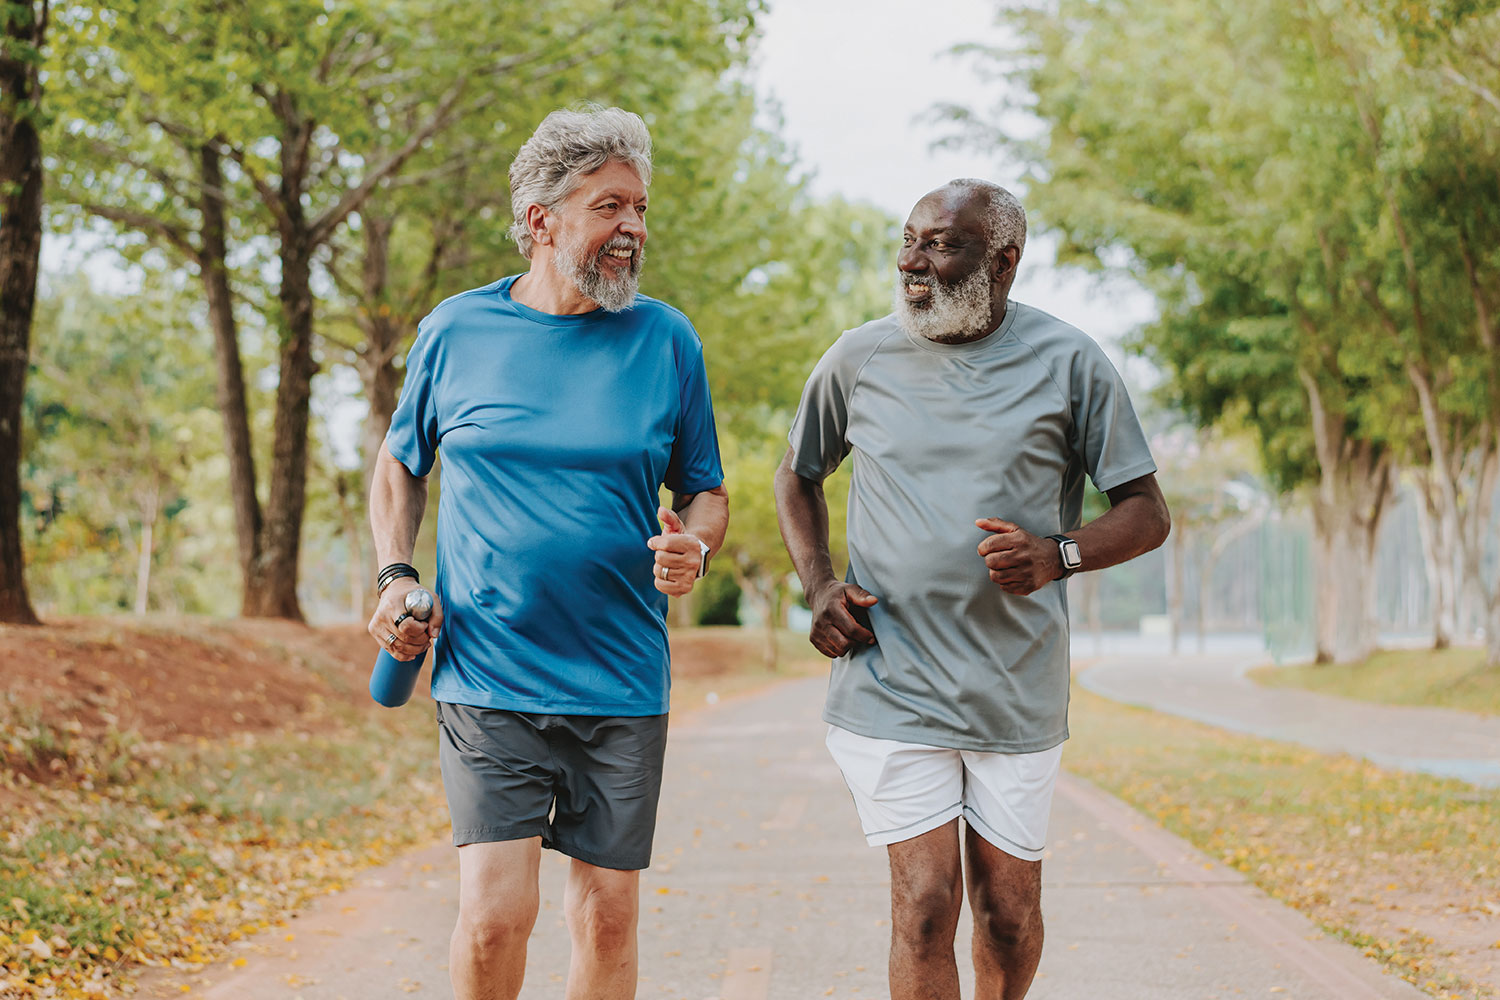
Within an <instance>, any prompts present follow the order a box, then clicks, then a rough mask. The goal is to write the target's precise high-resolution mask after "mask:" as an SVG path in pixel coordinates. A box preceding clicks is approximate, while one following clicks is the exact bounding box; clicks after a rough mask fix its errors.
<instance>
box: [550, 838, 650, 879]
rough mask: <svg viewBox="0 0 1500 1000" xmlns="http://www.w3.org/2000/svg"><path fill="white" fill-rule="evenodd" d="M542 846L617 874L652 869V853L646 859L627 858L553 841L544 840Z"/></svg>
mask: <svg viewBox="0 0 1500 1000" xmlns="http://www.w3.org/2000/svg"><path fill="white" fill-rule="evenodd" d="M542 846H543V847H546V848H548V849H549V850H553V851H556V852H557V853H558V854H565V855H567V856H568V857H570V858H573V859H574V860H577V861H582V862H583V863H584V864H586V865H593V866H594V867H595V868H608V869H610V870H612V871H617V872H638V871H645V870H646V869H647V868H650V867H651V854H650V852H647V854H646V856H645V858H627V857H625V856H624V855H620V854H601V853H599V852H597V851H590V850H587V849H585V848H581V847H574V846H573V845H571V844H560V843H558V842H556V841H551V840H543V841H542Z"/></svg>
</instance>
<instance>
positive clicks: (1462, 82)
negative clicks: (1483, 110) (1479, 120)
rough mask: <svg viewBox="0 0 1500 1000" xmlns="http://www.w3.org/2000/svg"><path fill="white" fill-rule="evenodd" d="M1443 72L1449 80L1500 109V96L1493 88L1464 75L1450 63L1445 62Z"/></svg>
mask: <svg viewBox="0 0 1500 1000" xmlns="http://www.w3.org/2000/svg"><path fill="white" fill-rule="evenodd" d="M1442 74H1443V75H1444V76H1446V77H1447V78H1448V79H1449V80H1451V81H1453V82H1454V83H1456V84H1458V85H1459V86H1460V87H1462V88H1463V89H1465V90H1467V91H1468V92H1469V93H1471V94H1473V95H1474V96H1476V97H1478V98H1479V99H1480V100H1482V101H1484V102H1485V103H1486V104H1488V105H1489V106H1490V107H1492V108H1494V109H1495V110H1496V111H1500V96H1496V94H1495V92H1494V91H1493V90H1490V89H1489V88H1488V87H1486V86H1484V85H1483V84H1480V83H1476V82H1474V81H1473V80H1470V79H1469V78H1468V77H1466V76H1464V75H1463V74H1462V73H1460V72H1459V71H1458V70H1456V69H1454V68H1453V67H1452V66H1451V65H1449V64H1448V63H1443V65H1442Z"/></svg>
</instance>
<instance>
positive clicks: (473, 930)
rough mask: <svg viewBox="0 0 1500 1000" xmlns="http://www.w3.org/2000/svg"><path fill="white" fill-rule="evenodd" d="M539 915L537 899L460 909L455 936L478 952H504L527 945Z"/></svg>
mask: <svg viewBox="0 0 1500 1000" xmlns="http://www.w3.org/2000/svg"><path fill="white" fill-rule="evenodd" d="M536 915H537V902H536V900H530V901H529V903H528V901H527V900H518V901H512V902H510V903H509V904H507V905H490V906H480V907H471V908H467V909H465V908H460V910H459V914H458V924H457V926H456V927H455V929H454V934H455V936H457V937H458V938H459V940H460V941H461V942H462V943H463V944H464V945H465V946H467V947H469V948H471V949H473V950H474V951H475V952H476V953H479V954H493V953H495V952H503V951H507V950H510V949H512V948H515V947H517V946H519V945H522V944H524V943H525V942H526V939H527V938H529V937H530V936H531V928H532V927H533V925H535V924H536Z"/></svg>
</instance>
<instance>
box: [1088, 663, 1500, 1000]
mask: <svg viewBox="0 0 1500 1000" xmlns="http://www.w3.org/2000/svg"><path fill="white" fill-rule="evenodd" d="M1073 699H1074V700H1073V703H1072V709H1071V716H1072V719H1071V726H1070V728H1071V730H1072V732H1073V734H1074V735H1073V738H1072V739H1071V740H1070V741H1069V742H1068V747H1067V750H1066V752H1065V754H1064V758H1063V759H1064V763H1065V764H1066V766H1067V767H1068V769H1069V770H1070V771H1073V772H1074V773H1076V774H1078V775H1080V776H1081V777H1084V778H1087V779H1088V780H1090V781H1092V782H1094V783H1095V784H1097V785H1099V786H1100V787H1102V788H1104V789H1105V790H1107V791H1109V792H1110V793H1112V794H1114V795H1116V796H1118V797H1119V798H1121V799H1123V800H1125V801H1126V802H1128V803H1130V804H1131V805H1132V806H1134V807H1136V808H1137V809H1139V810H1140V811H1141V812H1143V813H1144V814H1146V815H1147V816H1150V817H1152V818H1154V819H1156V820H1157V821H1158V822H1160V823H1161V824H1162V825H1163V826H1164V827H1165V828H1167V829H1168V830H1170V831H1172V832H1173V833H1175V834H1177V835H1179V836H1181V837H1183V838H1185V839H1187V840H1188V841H1190V842H1191V843H1193V844H1194V845H1196V846H1197V847H1199V848H1200V849H1201V850H1203V851H1205V852H1206V853H1208V854H1209V855H1211V856H1213V857H1215V858H1217V859H1219V860H1221V861H1222V862H1224V863H1225V864H1227V865H1229V866H1231V867H1233V868H1236V869H1238V870H1239V871H1242V872H1244V873H1245V874H1246V875H1247V876H1248V877H1249V878H1250V879H1252V880H1253V881H1254V882H1255V883H1256V884H1258V885H1260V886H1261V887H1262V888H1263V889H1265V890H1266V891H1267V892H1269V893H1270V894H1271V895H1272V896H1275V897H1277V898H1280V899H1282V900H1285V901H1286V902H1288V903H1290V904H1291V905H1293V906H1295V907H1297V908H1298V909H1300V910H1303V911H1305V912H1306V913H1307V914H1308V915H1309V916H1311V917H1312V918H1313V919H1314V920H1315V921H1317V922H1318V923H1319V924H1320V925H1322V926H1323V927H1324V928H1325V929H1327V930H1329V931H1331V932H1333V933H1335V934H1338V935H1339V936H1341V937H1343V938H1344V939H1346V940H1348V941H1349V942H1351V943H1353V944H1355V945H1356V946H1358V947H1360V948H1361V949H1363V950H1364V952H1365V953H1366V954H1367V955H1369V956H1370V957H1372V958H1374V959H1376V960H1378V961H1380V962H1382V963H1384V964H1386V965H1387V966H1388V967H1390V968H1391V970H1392V971H1393V972H1395V973H1397V974H1399V975H1401V976H1402V977H1403V978H1406V979H1408V980H1409V981H1411V982H1413V983H1416V984H1417V985H1419V986H1421V987H1422V988H1423V989H1424V990H1425V991H1426V992H1428V993H1429V994H1430V995H1432V996H1435V997H1442V998H1449V1000H1460V998H1462V1000H1479V998H1491V997H1494V996H1496V994H1495V993H1494V991H1491V990H1488V989H1487V988H1485V987H1483V986H1482V985H1479V984H1477V983H1475V982H1473V981H1472V980H1470V979H1467V978H1466V976H1465V974H1464V970H1463V969H1462V968H1461V967H1460V966H1458V965H1457V964H1455V962H1454V961H1453V960H1452V959H1451V958H1450V957H1449V956H1448V955H1446V954H1445V951H1444V949H1443V947H1442V944H1441V942H1434V941H1433V940H1431V939H1430V938H1428V937H1426V936H1424V935H1423V934H1422V933H1420V932H1418V931H1416V930H1411V929H1409V924H1405V923H1403V922H1402V921H1400V920H1397V921H1394V922H1391V921H1382V919H1381V918H1382V916H1383V915H1384V914H1387V913H1390V912H1392V911H1391V909H1390V908H1391V907H1392V906H1393V905H1394V906H1397V907H1399V905H1400V901H1401V899H1402V898H1403V894H1407V895H1411V894H1424V893H1433V892H1438V893H1441V894H1442V895H1444V896H1445V897H1447V900H1446V901H1447V902H1448V903H1449V904H1450V905H1451V906H1453V907H1456V908H1458V909H1460V910H1473V911H1475V912H1481V913H1482V912H1484V909H1483V908H1484V905H1485V903H1486V902H1487V901H1490V900H1494V899H1496V898H1500V861H1497V858H1496V854H1495V847H1494V831H1495V824H1496V817H1497V815H1500V789H1476V788H1474V787H1473V786H1470V785H1466V784H1464V783H1462V782H1457V781H1450V780H1445V779H1440V778H1434V777H1428V776H1425V775H1418V774H1405V773H1399V772H1390V771H1382V770H1380V769H1379V768H1376V767H1374V766H1373V765H1370V764H1368V763H1366V762H1364V761H1362V760H1357V759H1354V758H1350V757H1346V756H1329V755H1324V754H1319V753H1316V752H1313V751H1311V750H1305V749H1302V748H1300V747H1296V746H1293V745H1291V744H1284V743H1276V742H1272V741H1267V740H1260V739H1255V738H1252V737H1246V736H1239V735H1235V734H1230V733H1226V732H1224V731H1222V730H1218V729H1215V728H1213V727H1211V726H1205V725H1201V724H1199V723H1196V722H1191V721H1188V720H1185V719H1179V718H1176V717H1173V716H1167V715H1161V714H1158V713H1155V712H1150V711H1146V710H1143V709H1138V708H1132V707H1128V706H1124V705H1120V704H1117V703H1115V702H1111V701H1107V700H1106V699H1103V698H1100V697H1098V696H1096V695H1093V694H1090V693H1089V692H1087V691H1083V690H1081V689H1076V688H1075V691H1074V695H1073ZM1393 928H1394V929H1393Z"/></svg>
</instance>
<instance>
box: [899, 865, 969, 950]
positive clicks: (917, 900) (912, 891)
mask: <svg viewBox="0 0 1500 1000" xmlns="http://www.w3.org/2000/svg"><path fill="white" fill-rule="evenodd" d="M962 893H963V888H962V885H961V884H960V883H958V882H957V881H947V880H944V879H931V880H926V879H924V880H922V881H920V882H918V883H917V884H915V885H910V886H907V887H905V891H904V892H902V893H901V894H900V895H899V896H893V897H892V916H893V918H894V919H893V921H892V923H893V930H894V933H895V935H896V937H897V939H898V940H899V941H900V942H901V943H902V944H904V945H906V946H908V947H910V948H915V949H917V950H919V951H925V950H927V949H928V948H952V947H953V932H954V930H955V929H956V928H957V926H958V912H959V908H960V906H961V905H962V903H963V896H962Z"/></svg>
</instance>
